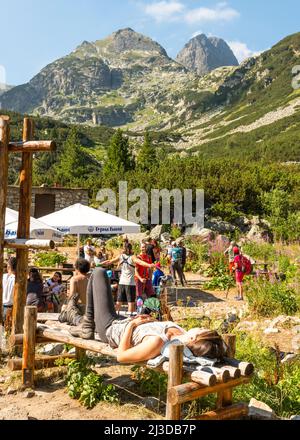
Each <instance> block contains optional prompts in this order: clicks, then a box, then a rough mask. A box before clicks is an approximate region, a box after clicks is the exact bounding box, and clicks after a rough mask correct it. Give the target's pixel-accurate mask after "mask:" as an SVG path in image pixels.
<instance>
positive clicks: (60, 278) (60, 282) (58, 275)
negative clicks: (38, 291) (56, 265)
mask: <svg viewBox="0 0 300 440" xmlns="http://www.w3.org/2000/svg"><path fill="white" fill-rule="evenodd" d="M55 275H56V276H57V277H59V280H58V281H57V282H58V284H62V274H61V273H60V272H55V274H54V275H53V277H54V276H55ZM53 277H52V280H53Z"/></svg>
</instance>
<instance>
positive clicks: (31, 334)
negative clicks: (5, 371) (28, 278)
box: [22, 306, 37, 388]
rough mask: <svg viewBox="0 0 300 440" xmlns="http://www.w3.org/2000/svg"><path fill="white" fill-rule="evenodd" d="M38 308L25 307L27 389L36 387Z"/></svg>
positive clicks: (24, 345)
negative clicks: (35, 364) (35, 365)
mask: <svg viewBox="0 0 300 440" xmlns="http://www.w3.org/2000/svg"><path fill="white" fill-rule="evenodd" d="M36 324H37V307H31V306H30V307H25V316H24V343H23V363H22V376H23V385H24V386H25V387H26V388H33V387H34V363H35V338H36Z"/></svg>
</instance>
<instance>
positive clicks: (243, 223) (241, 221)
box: [233, 216, 251, 233]
mask: <svg viewBox="0 0 300 440" xmlns="http://www.w3.org/2000/svg"><path fill="white" fill-rule="evenodd" d="M233 223H234V224H235V225H236V226H237V227H238V228H239V229H240V231H241V232H244V233H245V232H247V231H249V229H250V228H251V220H249V219H248V218H247V217H242V216H241V217H238V218H236V219H235V220H234V221H233Z"/></svg>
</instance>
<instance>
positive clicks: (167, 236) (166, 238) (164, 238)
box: [160, 232, 171, 243]
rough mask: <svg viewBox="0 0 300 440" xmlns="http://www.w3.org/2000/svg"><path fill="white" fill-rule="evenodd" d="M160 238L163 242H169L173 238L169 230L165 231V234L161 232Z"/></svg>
mask: <svg viewBox="0 0 300 440" xmlns="http://www.w3.org/2000/svg"><path fill="white" fill-rule="evenodd" d="M160 239H161V241H162V242H163V243H168V242H169V241H170V240H171V235H170V234H169V232H164V233H163V234H161V236H160Z"/></svg>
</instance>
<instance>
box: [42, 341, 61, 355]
mask: <svg viewBox="0 0 300 440" xmlns="http://www.w3.org/2000/svg"><path fill="white" fill-rule="evenodd" d="M64 348H65V347H64V344H60V343H55V344H47V345H45V346H44V347H43V349H42V350H41V353H42V354H45V355H47V356H58V355H59V354H62V352H63V351H64Z"/></svg>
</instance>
